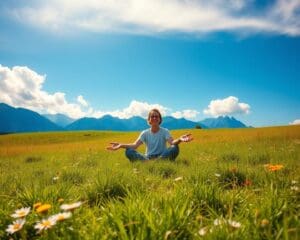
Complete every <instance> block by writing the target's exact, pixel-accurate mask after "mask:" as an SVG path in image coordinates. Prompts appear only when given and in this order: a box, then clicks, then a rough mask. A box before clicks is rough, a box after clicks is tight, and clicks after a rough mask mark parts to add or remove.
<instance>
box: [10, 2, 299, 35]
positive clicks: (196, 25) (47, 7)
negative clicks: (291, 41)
mask: <svg viewBox="0 0 300 240" xmlns="http://www.w3.org/2000/svg"><path fill="white" fill-rule="evenodd" d="M17 2H18V1H17ZM253 5H255V1H246V0H229V1H228V0H211V1H205V0H187V1H179V0H151V1H150V0H104V1H97V0H85V1H82V0H74V1H70V0H48V1H42V2H39V1H26V2H25V3H24V2H23V1H21V0H19V4H16V5H15V7H10V8H9V10H8V12H9V14H10V16H13V17H14V18H16V19H18V20H19V21H21V22H23V23H28V24H31V25H34V26H37V27H40V28H42V29H44V30H46V31H48V30H52V31H55V32H61V33H64V32H66V31H68V30H69V31H71V30H74V29H79V30H80V29H81V30H84V31H93V32H127V33H134V34H156V33H168V32H184V33H195V34H202V33H209V32H214V31H248V32H249V31H250V32H251V31H252V32H258V31H259V32H275V33H279V34H287V35H300V26H299V22H300V21H299V9H300V6H299V0H277V1H276V2H275V3H273V6H271V7H269V8H266V9H265V10H264V11H263V12H255V11H253V9H255V8H254V7H253ZM247 9H251V10H252V11H251V12H250V11H247Z"/></svg>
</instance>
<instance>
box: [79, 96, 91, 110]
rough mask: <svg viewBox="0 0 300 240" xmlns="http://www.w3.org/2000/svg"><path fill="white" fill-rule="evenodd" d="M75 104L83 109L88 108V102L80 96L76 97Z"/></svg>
mask: <svg viewBox="0 0 300 240" xmlns="http://www.w3.org/2000/svg"><path fill="white" fill-rule="evenodd" d="M77 102H79V103H80V104H81V105H82V106H83V107H88V105H89V104H88V102H87V101H86V100H85V99H84V98H83V96H81V95H79V96H78V97H77Z"/></svg>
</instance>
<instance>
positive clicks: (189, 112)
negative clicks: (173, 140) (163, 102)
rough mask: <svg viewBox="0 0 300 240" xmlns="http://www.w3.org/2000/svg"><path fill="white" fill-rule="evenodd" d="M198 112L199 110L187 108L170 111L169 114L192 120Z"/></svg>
mask: <svg viewBox="0 0 300 240" xmlns="http://www.w3.org/2000/svg"><path fill="white" fill-rule="evenodd" d="M198 114H199V112H198V111H196V110H191V109H187V110H183V111H176V112H174V113H172V114H171V116H173V117H174V118H186V119H191V120H193V119H195V118H196V117H197V115H198Z"/></svg>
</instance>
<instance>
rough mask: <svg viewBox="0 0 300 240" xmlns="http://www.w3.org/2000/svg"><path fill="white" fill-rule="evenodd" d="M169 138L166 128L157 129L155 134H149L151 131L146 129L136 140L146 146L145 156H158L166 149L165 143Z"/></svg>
mask: <svg viewBox="0 0 300 240" xmlns="http://www.w3.org/2000/svg"><path fill="white" fill-rule="evenodd" d="M170 137H171V135H170V132H169V130H168V129H166V128H159V131H158V132H156V133H153V132H151V129H150V128H149V129H146V130H144V131H142V132H141V134H140V136H139V137H138V140H140V141H142V142H143V143H145V144H146V156H147V157H152V156H158V155H160V154H162V152H163V151H164V150H165V149H166V148H167V146H166V141H167V140H168V139H169V138H170Z"/></svg>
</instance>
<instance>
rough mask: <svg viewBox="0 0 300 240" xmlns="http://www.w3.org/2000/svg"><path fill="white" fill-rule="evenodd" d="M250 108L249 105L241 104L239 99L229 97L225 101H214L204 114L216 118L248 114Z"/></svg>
mask: <svg viewBox="0 0 300 240" xmlns="http://www.w3.org/2000/svg"><path fill="white" fill-rule="evenodd" d="M249 112H250V106H249V105H248V104H247V103H240V102H239V99H238V98H237V97H233V96H229V97H228V98H224V99H216V100H212V101H211V102H210V104H209V105H208V107H207V109H204V111H203V113H204V114H207V115H212V116H214V117H217V116H221V115H233V114H248V113H249Z"/></svg>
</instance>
